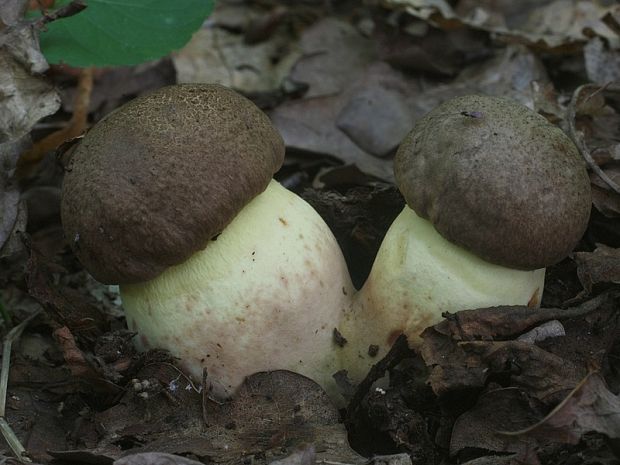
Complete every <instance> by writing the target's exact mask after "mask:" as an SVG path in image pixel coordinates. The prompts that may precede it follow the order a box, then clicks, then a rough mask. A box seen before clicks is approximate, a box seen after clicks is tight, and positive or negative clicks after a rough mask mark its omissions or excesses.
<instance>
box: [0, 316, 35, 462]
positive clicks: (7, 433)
mask: <svg viewBox="0 0 620 465" xmlns="http://www.w3.org/2000/svg"><path fill="white" fill-rule="evenodd" d="M39 313H41V310H37V311H36V312H34V313H33V314H32V315H30V316H29V317H28V318H26V319H25V320H24V321H22V322H21V323H20V324H18V325H17V326H15V328H13V329H12V330H11V331H9V333H8V334H7V335H6V337H5V338H4V344H3V346H2V369H1V371H0V432H2V436H4V439H5V440H6V442H7V444H8V445H9V447H10V448H11V450H12V451H13V453H14V454H15V456H16V457H17V460H19V461H20V462H22V463H31V462H32V460H30V459H29V458H28V457H27V456H26V449H24V446H22V444H21V442H19V439H18V438H17V436H16V435H15V433H14V432H13V430H12V429H11V426H10V425H9V424H8V422H7V421H6V418H5V412H6V395H7V389H8V386H9V370H10V368H11V348H12V346H13V342H15V341H16V340H17V339H19V337H20V336H21V334H22V332H23V331H24V329H25V328H26V326H28V324H29V323H30V322H31V321H32V320H33V319H34V318H35V317H36V316H37V315H38V314H39Z"/></svg>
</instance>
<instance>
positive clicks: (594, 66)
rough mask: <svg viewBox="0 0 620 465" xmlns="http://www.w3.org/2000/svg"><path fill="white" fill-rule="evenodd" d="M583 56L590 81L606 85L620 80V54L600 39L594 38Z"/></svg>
mask: <svg viewBox="0 0 620 465" xmlns="http://www.w3.org/2000/svg"><path fill="white" fill-rule="evenodd" d="M583 56H584V59H585V65H586V72H587V74H588V78H589V79H590V81H592V82H594V83H596V84H600V85H605V84H607V83H609V82H612V81H618V80H619V79H620V53H618V50H614V49H612V48H611V47H609V46H608V45H607V44H606V42H605V41H604V40H603V39H601V38H600V37H594V38H593V39H591V40H590V41H589V42H588V43H587V44H586V46H585V47H584V49H583Z"/></svg>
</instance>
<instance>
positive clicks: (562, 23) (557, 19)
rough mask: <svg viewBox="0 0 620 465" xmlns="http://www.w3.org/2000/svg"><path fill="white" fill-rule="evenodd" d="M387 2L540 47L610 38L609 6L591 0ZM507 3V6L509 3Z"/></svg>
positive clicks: (447, 25) (435, 21) (448, 25)
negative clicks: (458, 4) (455, 4)
mask: <svg viewBox="0 0 620 465" xmlns="http://www.w3.org/2000/svg"><path fill="white" fill-rule="evenodd" d="M384 3H385V4H387V5H388V6H390V7H392V8H398V9H404V10H405V11H407V12H408V13H409V14H411V15H413V16H415V17H417V18H420V19H423V20H425V21H428V22H429V23H430V24H432V25H435V26H438V27H441V28H444V29H448V30H449V29H454V28H458V27H462V26H467V27H471V28H474V29H479V30H482V31H486V32H490V33H492V34H493V35H494V36H495V37H497V38H499V39H501V40H503V41H506V42H509V43H522V44H526V45H528V46H530V47H534V48H539V49H542V50H545V51H564V52H566V51H572V50H574V49H576V48H578V47H580V46H582V45H583V44H584V43H585V42H586V41H587V40H588V38H589V37H590V36H591V35H592V34H595V35H598V36H599V37H604V38H608V39H614V38H615V34H614V32H613V31H612V30H611V29H610V28H609V27H608V26H607V25H606V24H605V23H604V22H603V20H602V18H603V17H604V16H605V15H606V14H607V13H608V12H609V11H612V10H611V7H608V8H604V7H603V6H601V5H599V4H596V3H594V2H586V1H580V0H555V1H544V2H528V3H527V4H525V5H523V4H521V3H519V4H518V5H519V8H514V5H517V4H514V2H493V3H491V2H488V3H486V4H483V5H480V2H465V6H461V7H460V8H459V9H458V10H456V11H455V10H454V9H453V8H452V7H451V6H450V4H449V3H448V2H446V1H443V0H386V1H385V2H384ZM511 4H513V6H511Z"/></svg>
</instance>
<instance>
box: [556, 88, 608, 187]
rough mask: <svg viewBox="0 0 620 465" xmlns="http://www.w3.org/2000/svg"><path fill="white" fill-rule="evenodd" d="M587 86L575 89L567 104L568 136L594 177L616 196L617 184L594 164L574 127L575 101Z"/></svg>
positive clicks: (583, 140)
mask: <svg viewBox="0 0 620 465" xmlns="http://www.w3.org/2000/svg"><path fill="white" fill-rule="evenodd" d="M607 85H609V84H607ZM607 85H605V86H603V87H601V88H600V89H598V90H596V91H595V92H594V93H592V94H591V95H589V96H588V97H587V99H589V98H591V97H592V96H593V95H594V94H595V93H598V92H601V91H602V89H604V88H605V87H607ZM587 86H588V84H584V85H582V86H579V87H577V89H575V92H573V96H572V97H571V99H570V103H569V104H568V115H567V120H568V135H569V136H570V138H571V139H572V140H573V143H574V144H575V145H576V146H577V148H578V149H579V152H580V153H581V156H582V157H583V159H584V160H585V161H586V163H587V165H588V166H589V167H590V169H591V170H592V171H593V172H594V173H596V175H597V176H598V177H599V178H601V180H603V182H604V183H605V184H607V185H608V186H609V188H610V189H611V190H613V191H614V192H615V193H616V194H620V186H618V184H616V183H615V182H614V181H613V179H611V178H610V177H609V176H607V174H606V173H605V172H604V171H603V170H602V169H601V167H600V166H598V165H597V164H596V162H595V161H594V159H593V158H592V155H591V154H590V151H589V150H588V147H587V145H586V142H585V139H584V137H583V135H582V134H581V133H578V132H577V128H576V126H575V120H576V118H577V100H578V99H579V96H580V94H581V92H582V91H583V90H584V89H585V88H586V87H587ZM587 99H586V100H587Z"/></svg>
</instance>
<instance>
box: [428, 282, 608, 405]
mask: <svg viewBox="0 0 620 465" xmlns="http://www.w3.org/2000/svg"><path fill="white" fill-rule="evenodd" d="M616 302H617V294H615V293H613V292H611V293H604V294H601V295H599V296H597V297H595V298H593V299H591V300H589V301H586V302H584V303H583V304H581V305H579V306H576V307H572V308H568V309H553V308H549V309H532V308H529V307H510V306H508V307H494V308H485V309H477V310H467V311H461V312H458V313H456V314H454V315H450V316H449V317H448V319H447V320H446V321H443V322H441V323H439V324H437V325H435V326H433V327H431V328H427V329H426V330H425V331H424V332H423V333H422V337H423V343H422V345H421V347H420V354H421V355H422V357H423V359H424V362H425V363H426V365H427V366H428V367H429V368H430V370H431V372H430V376H429V380H428V381H429V384H430V386H431V387H432V389H433V391H434V392H435V394H436V395H438V396H440V397H446V396H447V395H450V394H452V393H455V392H457V393H458V392H460V391H463V390H472V389H473V390H480V389H482V388H483V387H484V386H485V384H486V383H487V382H488V380H489V379H492V378H493V377H494V376H500V377H502V379H505V380H508V382H509V383H510V385H511V386H515V387H519V388H520V389H521V390H523V391H524V392H526V393H527V394H528V395H530V396H533V397H536V398H538V399H539V400H541V401H543V402H545V403H547V404H551V405H552V404H554V403H555V402H557V401H559V400H560V399H561V398H563V396H564V395H565V394H566V393H567V392H568V391H570V390H572V389H573V388H574V387H575V386H576V385H577V384H578V383H579V381H580V380H581V379H582V378H583V377H584V376H585V374H586V367H587V366H592V365H594V366H600V364H601V363H602V357H604V355H605V353H607V351H608V350H609V346H610V344H612V343H613V340H614V337H615V334H617V328H616V326H617V325H616V326H614V324H609V325H607V326H605V323H598V322H599V321H601V322H605V321H608V318H609V315H608V314H609V312H612V311H613V308H615V306H616V305H617V303H616ZM606 315H607V316H606ZM556 319H557V320H561V321H562V324H563V326H564V328H565V331H566V336H564V337H561V338H558V337H556V338H551V339H547V340H545V341H543V342H539V343H538V344H539V345H540V346H541V347H539V346H537V345H533V344H531V343H527V342H522V341H514V340H494V339H509V338H514V337H517V336H518V335H519V334H521V333H523V332H526V331H527V330H529V329H531V328H532V327H536V326H539V325H540V324H542V323H544V322H546V321H549V320H556ZM611 321H613V320H611ZM601 333H603V334H604V337H601V336H600V334H601ZM584 334H587V335H592V334H599V336H597V337H592V336H589V337H590V338H591V340H590V341H588V342H587V343H584V339H583V337H584Z"/></svg>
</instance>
